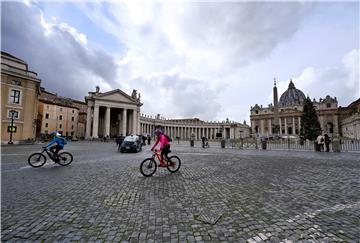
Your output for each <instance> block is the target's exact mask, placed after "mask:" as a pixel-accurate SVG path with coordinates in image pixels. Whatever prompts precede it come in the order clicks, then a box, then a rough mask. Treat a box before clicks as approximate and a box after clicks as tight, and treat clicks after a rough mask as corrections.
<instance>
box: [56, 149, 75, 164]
mask: <svg viewBox="0 0 360 243" xmlns="http://www.w3.org/2000/svg"><path fill="white" fill-rule="evenodd" d="M72 161H73V156H72V155H71V154H70V153H69V152H62V153H60V154H59V161H58V163H59V164H61V165H62V166H66V165H69V164H71V162H72Z"/></svg>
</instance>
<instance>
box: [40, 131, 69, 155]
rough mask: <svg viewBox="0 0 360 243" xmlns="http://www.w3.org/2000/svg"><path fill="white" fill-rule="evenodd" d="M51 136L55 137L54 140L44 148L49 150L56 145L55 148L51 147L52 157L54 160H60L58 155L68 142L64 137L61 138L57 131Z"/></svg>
mask: <svg viewBox="0 0 360 243" xmlns="http://www.w3.org/2000/svg"><path fill="white" fill-rule="evenodd" d="M50 135H52V136H54V139H53V140H52V141H51V142H50V143H49V144H48V145H46V146H45V147H44V148H48V147H50V146H51V145H53V144H55V143H56V145H54V146H52V147H50V151H51V152H52V154H53V155H52V156H53V158H54V160H58V159H59V158H58V153H59V151H60V150H62V149H63V148H64V147H65V144H67V141H66V139H65V138H64V137H62V136H61V133H59V132H57V131H55V132H52V133H50Z"/></svg>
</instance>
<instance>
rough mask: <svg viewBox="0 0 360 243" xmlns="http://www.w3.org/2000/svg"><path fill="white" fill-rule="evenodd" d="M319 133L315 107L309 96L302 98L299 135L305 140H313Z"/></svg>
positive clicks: (319, 128)
mask: <svg viewBox="0 0 360 243" xmlns="http://www.w3.org/2000/svg"><path fill="white" fill-rule="evenodd" d="M319 134H321V127H320V123H319V120H318V117H317V114H316V110H315V107H314V105H313V103H312V101H311V99H310V98H309V97H307V98H306V99H305V100H304V108H303V114H302V116H301V129H300V137H301V138H302V139H303V140H305V139H309V140H311V141H313V140H315V139H316V138H317V136H319Z"/></svg>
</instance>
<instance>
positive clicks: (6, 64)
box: [1, 52, 41, 143]
mask: <svg viewBox="0 0 360 243" xmlns="http://www.w3.org/2000/svg"><path fill="white" fill-rule="evenodd" d="M40 82H41V81H40V79H38V78H37V73H35V72H33V71H30V70H29V69H28V65H27V63H26V62H24V61H23V60H21V59H19V58H16V57H14V56H12V55H10V54H8V53H5V52H1V143H8V142H9V140H10V134H11V133H10V132H9V130H8V128H9V129H10V126H11V117H12V114H13V129H12V131H13V133H12V141H13V142H14V143H19V142H21V141H22V140H27V139H35V136H36V124H37V113H38V97H39V95H40ZM15 129H16V131H15Z"/></svg>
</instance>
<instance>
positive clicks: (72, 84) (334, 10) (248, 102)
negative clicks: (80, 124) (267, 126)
mask: <svg viewBox="0 0 360 243" xmlns="http://www.w3.org/2000/svg"><path fill="white" fill-rule="evenodd" d="M359 12H360V7H359V2H357V1H354V2H345V3H336V2H326V3H325V2H309V1H305V2H241V1H239V2H237V1H231V2H226V3H225V2H218V1H210V2H205V1H197V2H189V1H187V2H180V1H176V2H174V3H165V2H145V1H142V2H140V3H139V2H137V3H136V2H135V1H124V2H116V3H115V2H106V1H105V2H102V1H96V2H94V1H92V2H82V1H76V2H49V1H45V2H42V1H26V2H1V50H2V51H6V52H8V53H10V54H12V55H15V56H16V57H18V58H20V59H23V60H25V61H26V62H27V63H28V64H29V68H30V69H31V70H33V71H35V72H37V73H38V76H39V78H40V79H41V80H42V86H43V87H45V88H46V89H47V90H49V91H52V92H56V93H58V94H59V95H61V96H67V97H71V98H75V99H79V100H83V99H84V96H85V95H87V92H89V91H95V86H96V85H99V86H100V89H101V90H100V91H102V92H106V91H109V90H112V89H117V88H120V89H122V90H123V91H125V92H127V93H128V94H131V91H132V90H133V89H136V90H138V91H139V92H140V93H141V99H142V102H143V103H144V105H143V106H142V112H143V113H145V114H148V115H155V114H157V113H160V114H161V115H162V116H165V117H168V118H183V117H198V118H200V119H203V120H224V119H226V118H229V119H231V120H236V121H240V122H242V121H243V120H247V121H249V110H250V106H253V105H255V104H256V103H257V104H259V105H264V106H267V105H268V104H269V103H272V88H273V79H274V77H276V78H277V80H278V81H277V83H278V85H277V86H278V89H279V96H280V95H281V93H282V92H284V91H285V90H286V89H287V86H288V83H289V80H290V79H292V80H293V82H294V83H295V86H296V87H297V88H299V89H301V90H302V91H303V92H304V93H305V95H309V96H310V97H311V98H316V99H319V98H320V97H325V96H326V95H328V94H329V95H331V96H336V97H337V99H338V101H339V105H341V106H346V105H348V104H349V103H351V102H352V101H354V100H356V99H358V98H359V97H360V91H359V86H360V81H359V69H360V66H359V25H360V24H359Z"/></svg>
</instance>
